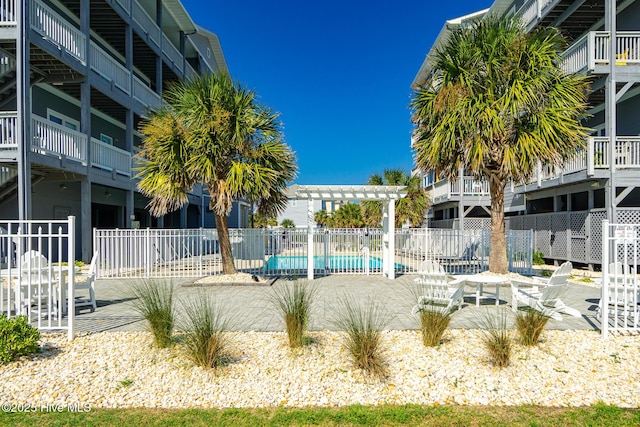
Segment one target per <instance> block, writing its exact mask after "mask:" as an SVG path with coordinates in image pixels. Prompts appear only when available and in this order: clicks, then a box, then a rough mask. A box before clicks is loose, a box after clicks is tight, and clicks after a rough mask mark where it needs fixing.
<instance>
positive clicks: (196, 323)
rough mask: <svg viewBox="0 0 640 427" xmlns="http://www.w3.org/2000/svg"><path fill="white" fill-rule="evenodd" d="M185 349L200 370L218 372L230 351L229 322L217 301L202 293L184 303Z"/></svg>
mask: <svg viewBox="0 0 640 427" xmlns="http://www.w3.org/2000/svg"><path fill="white" fill-rule="evenodd" d="M182 307H183V311H184V321H183V322H181V326H182V328H181V329H182V330H183V332H184V348H185V351H186V354H187V357H189V359H191V361H192V362H193V363H195V364H196V365H198V366H203V367H206V368H215V367H217V366H220V365H221V364H222V363H224V360H225V353H226V351H227V347H228V344H227V338H226V331H227V330H228V325H229V319H228V317H227V315H226V312H225V310H224V309H223V307H222V306H221V305H219V304H218V303H216V301H215V300H214V299H213V297H211V296H209V294H207V293H206V292H202V293H200V294H199V295H197V296H196V297H195V298H194V299H191V300H188V301H187V300H185V301H183V302H182Z"/></svg>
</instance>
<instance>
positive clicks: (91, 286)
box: [73, 251, 98, 312]
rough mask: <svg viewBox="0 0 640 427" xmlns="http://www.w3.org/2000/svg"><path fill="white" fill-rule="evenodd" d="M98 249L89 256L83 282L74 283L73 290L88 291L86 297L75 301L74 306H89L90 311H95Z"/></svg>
mask: <svg viewBox="0 0 640 427" xmlns="http://www.w3.org/2000/svg"><path fill="white" fill-rule="evenodd" d="M97 264H98V251H95V252H94V254H93V257H92V258H91V264H90V265H89V271H88V272H87V278H86V280H85V281H84V282H76V283H74V286H73V288H74V290H76V291H78V290H87V291H89V298H88V299H77V300H76V301H75V307H76V308H78V307H87V306H88V307H91V311H92V312H93V311H96V291H95V282H96V269H97V268H98V266H97Z"/></svg>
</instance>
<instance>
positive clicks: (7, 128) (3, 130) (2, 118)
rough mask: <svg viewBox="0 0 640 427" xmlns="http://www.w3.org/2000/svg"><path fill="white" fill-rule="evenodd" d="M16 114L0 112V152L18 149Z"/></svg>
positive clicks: (14, 112) (15, 112)
mask: <svg viewBox="0 0 640 427" xmlns="http://www.w3.org/2000/svg"><path fill="white" fill-rule="evenodd" d="M17 135H18V112H17V111H6V112H0V150H17V149H18V139H17Z"/></svg>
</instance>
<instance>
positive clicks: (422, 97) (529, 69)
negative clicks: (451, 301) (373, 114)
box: [411, 17, 589, 273]
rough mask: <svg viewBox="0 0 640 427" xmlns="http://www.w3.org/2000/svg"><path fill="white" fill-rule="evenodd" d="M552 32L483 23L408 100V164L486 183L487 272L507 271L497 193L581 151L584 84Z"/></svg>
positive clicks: (457, 39) (509, 22)
mask: <svg viewBox="0 0 640 427" xmlns="http://www.w3.org/2000/svg"><path fill="white" fill-rule="evenodd" d="M564 45H565V41H564V39H563V38H562V36H561V35H560V33H559V31H558V30H557V29H555V28H542V29H538V30H534V31H532V32H530V33H527V32H525V31H524V29H523V28H522V26H521V24H520V22H519V21H517V20H514V19H498V18H495V17H489V18H488V19H486V20H483V21H481V22H480V23H478V24H477V25H475V26H473V27H471V28H466V29H460V30H458V31H455V32H454V33H452V34H451V36H450V38H449V39H448V41H447V42H446V43H445V44H444V45H443V46H442V48H440V49H439V50H438V51H437V53H436V55H435V65H434V69H435V70H436V72H435V73H433V74H432V76H431V78H430V79H428V80H427V82H426V83H425V84H424V85H423V86H422V87H420V88H417V89H416V91H415V92H414V94H413V98H412V102H411V107H412V109H413V117H412V121H413V123H414V124H415V125H416V129H415V133H414V141H415V144H414V149H415V160H416V163H417V165H418V166H419V167H421V168H422V169H423V170H437V171H438V172H439V173H442V174H444V175H445V177H446V178H448V179H450V180H455V179H456V177H457V174H458V171H459V170H460V168H461V167H464V168H465V170H466V171H467V172H468V173H471V174H472V175H473V176H474V177H475V178H476V179H485V180H487V181H488V182H489V188H490V193H491V254H490V259H489V269H490V270H491V271H492V272H495V273H506V272H507V256H506V239H505V233H504V188H505V185H506V184H507V182H508V181H509V180H514V181H515V182H522V181H523V180H525V179H528V178H529V177H530V176H531V175H532V173H533V171H534V169H535V167H536V165H537V164H538V161H541V162H542V163H543V164H545V165H551V166H556V167H557V166H560V165H561V164H562V163H563V162H564V161H565V160H567V159H568V158H569V157H571V156H573V155H575V154H576V152H577V151H578V149H580V148H582V147H584V144H585V140H586V135H587V131H586V129H585V128H584V127H583V126H582V125H581V124H580V119H581V118H584V116H585V110H586V107H587V106H586V98H587V91H588V86H589V84H588V80H587V79H586V78H585V77H581V76H578V75H576V74H567V73H565V72H564V71H563V70H562V69H561V68H560V66H559V65H558V64H559V63H560V56H559V52H560V49H561V48H562V47H563V46H564Z"/></svg>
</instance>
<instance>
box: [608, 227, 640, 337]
mask: <svg viewBox="0 0 640 427" xmlns="http://www.w3.org/2000/svg"><path fill="white" fill-rule="evenodd" d="M602 236H603V237H602V242H603V244H602V295H601V298H600V306H599V307H598V316H599V317H600V318H601V319H602V336H603V338H606V337H607V335H608V334H609V332H610V331H617V332H620V331H638V330H640V329H639V326H640V307H639V306H638V302H639V301H638V297H639V296H640V286H639V285H640V283H639V281H638V276H637V273H638V260H639V257H640V225H630V224H610V223H609V221H607V220H605V221H603V222H602Z"/></svg>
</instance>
